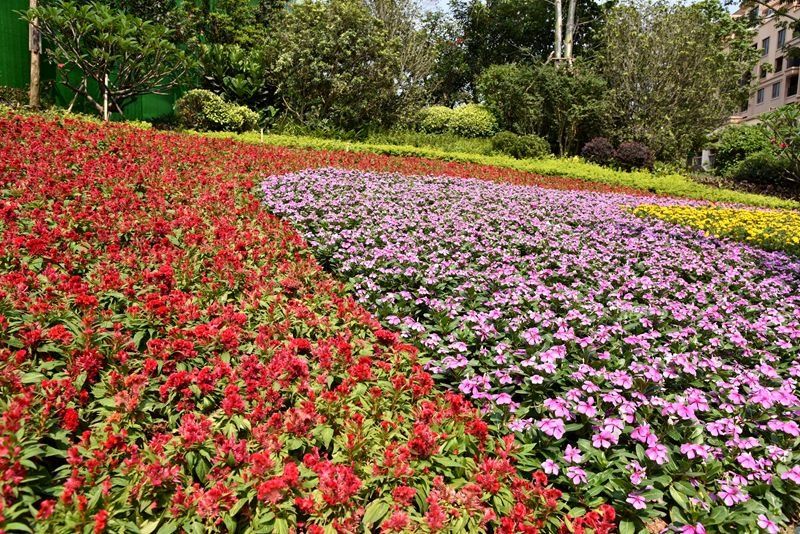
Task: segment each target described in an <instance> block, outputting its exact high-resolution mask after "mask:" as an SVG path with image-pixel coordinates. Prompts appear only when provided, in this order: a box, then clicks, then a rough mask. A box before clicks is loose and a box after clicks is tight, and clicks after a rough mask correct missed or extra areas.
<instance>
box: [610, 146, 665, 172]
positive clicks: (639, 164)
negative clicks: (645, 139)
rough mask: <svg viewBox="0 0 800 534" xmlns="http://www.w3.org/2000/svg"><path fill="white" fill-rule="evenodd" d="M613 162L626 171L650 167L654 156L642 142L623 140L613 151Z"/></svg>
mask: <svg viewBox="0 0 800 534" xmlns="http://www.w3.org/2000/svg"><path fill="white" fill-rule="evenodd" d="M614 162H615V163H616V164H617V165H619V166H620V167H621V168H623V169H625V170H626V171H632V170H634V169H652V168H653V163H654V162H655V157H654V156H653V151H652V150H650V147H648V146H647V145H645V144H644V143H639V142H638V141H625V142H624V143H622V144H620V145H619V146H618V147H617V149H616V150H615V151H614Z"/></svg>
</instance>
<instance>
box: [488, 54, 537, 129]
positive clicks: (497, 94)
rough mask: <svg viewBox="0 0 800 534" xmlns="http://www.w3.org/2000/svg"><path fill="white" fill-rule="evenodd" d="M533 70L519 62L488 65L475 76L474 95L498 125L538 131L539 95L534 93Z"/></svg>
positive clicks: (505, 127) (506, 127)
mask: <svg viewBox="0 0 800 534" xmlns="http://www.w3.org/2000/svg"><path fill="white" fill-rule="evenodd" d="M535 85H536V81H535V72H534V70H533V69H532V68H531V67H529V66H524V65H520V64H514V63H511V64H507V65H492V66H491V67H489V68H488V69H486V70H485V71H483V73H482V74H481V75H480V76H479V77H478V81H477V88H478V94H479V95H480V97H481V99H482V100H483V101H484V103H485V104H486V107H487V108H488V109H489V110H490V111H491V112H492V113H493V114H494V116H495V117H497V120H498V122H499V124H500V127H501V128H504V129H506V130H509V131H512V132H515V133H518V134H529V133H534V132H536V131H538V129H539V125H540V124H541V119H542V97H541V96H540V95H539V94H537V93H536V92H535V89H536V87H535Z"/></svg>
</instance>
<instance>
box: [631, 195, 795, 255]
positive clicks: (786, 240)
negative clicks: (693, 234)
mask: <svg viewBox="0 0 800 534" xmlns="http://www.w3.org/2000/svg"><path fill="white" fill-rule="evenodd" d="M634 213H636V214H637V215H641V216H643V217H657V218H659V219H663V220H665V221H670V222H674V223H678V224H684V225H687V226H691V227H692V228H697V229H698V230H702V231H703V232H707V233H709V234H712V235H715V236H719V237H730V238H732V239H737V240H739V241H745V242H748V243H752V244H754V245H756V246H759V247H762V248H765V249H768V250H784V251H786V252H790V253H793V254H796V255H800V213H798V212H794V211H786V210H781V211H778V210H747V209H734V208H718V207H696V206H639V207H637V208H636V209H635V210H634Z"/></svg>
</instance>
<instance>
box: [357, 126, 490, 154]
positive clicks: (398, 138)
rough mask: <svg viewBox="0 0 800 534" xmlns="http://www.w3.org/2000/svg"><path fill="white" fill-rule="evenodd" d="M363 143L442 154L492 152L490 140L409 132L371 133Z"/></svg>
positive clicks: (448, 134) (445, 134) (447, 134)
mask: <svg viewBox="0 0 800 534" xmlns="http://www.w3.org/2000/svg"><path fill="white" fill-rule="evenodd" d="M492 139H493V138H492ZM363 141H364V142H365V143H369V144H373V145H406V146H412V147H426V148H435V149H438V150H442V151H444V152H468V153H471V154H484V155H490V154H492V153H493V151H494V149H493V148H492V141H491V140H490V139H486V138H481V137H475V138H467V137H461V136H460V135H455V134H451V133H441V134H429V133H424V132H415V131H411V130H389V131H384V132H374V133H371V134H369V135H367V136H366V138H364V139H363Z"/></svg>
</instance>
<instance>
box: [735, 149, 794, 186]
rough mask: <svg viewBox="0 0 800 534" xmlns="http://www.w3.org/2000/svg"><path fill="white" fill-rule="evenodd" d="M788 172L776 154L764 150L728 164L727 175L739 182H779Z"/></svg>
mask: <svg viewBox="0 0 800 534" xmlns="http://www.w3.org/2000/svg"><path fill="white" fill-rule="evenodd" d="M785 173H786V167H785V166H784V165H783V164H782V163H781V161H780V160H779V159H778V158H777V157H775V154H773V153H772V152H770V151H768V150H763V151H761V152H757V153H755V154H750V155H749V156H747V157H745V158H744V159H742V160H741V161H737V162H735V163H733V164H732V165H730V166H728V167H727V169H726V172H725V177H726V178H730V179H731V180H736V181H737V182H749V183H753V184H779V183H780V182H781V181H782V180H783V177H784V175H785Z"/></svg>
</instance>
